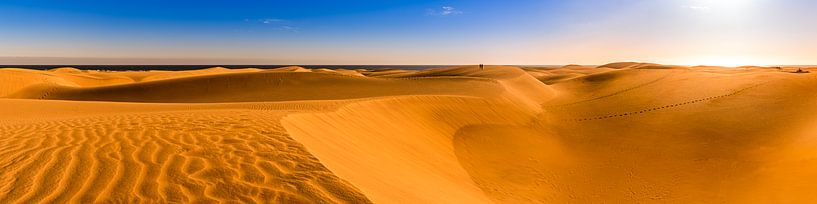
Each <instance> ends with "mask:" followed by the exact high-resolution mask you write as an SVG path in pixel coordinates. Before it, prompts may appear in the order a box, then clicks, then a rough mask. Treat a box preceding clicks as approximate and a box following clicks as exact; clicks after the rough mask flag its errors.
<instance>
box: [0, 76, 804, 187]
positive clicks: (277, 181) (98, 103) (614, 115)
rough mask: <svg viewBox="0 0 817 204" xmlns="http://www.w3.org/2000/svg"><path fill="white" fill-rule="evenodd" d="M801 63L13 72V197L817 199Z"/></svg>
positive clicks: (8, 96) (7, 159)
mask: <svg viewBox="0 0 817 204" xmlns="http://www.w3.org/2000/svg"><path fill="white" fill-rule="evenodd" d="M795 70H796V67H784V68H768V67H741V68H723V67H707V66H697V67H682V66H667V65H658V64H649V63H634V62H627V63H612V64H608V65H602V66H598V67H591V66H579V65H571V66H565V67H562V68H524V69H522V68H517V67H509V66H487V67H486V68H485V69H484V70H482V69H479V67H477V66H462V67H452V68H439V69H429V70H421V71H415V70H363V69H358V70H329V69H305V68H302V67H285V68H279V69H270V70H263V69H226V68H211V69H204V70H191V71H180V72H168V71H144V72H142V71H139V72H137V71H129V72H107V71H88V70H77V69H73V68H60V69H54V70H47V71H34V70H25V69H0V97H3V98H1V99H0V107H2V108H0V203H35V202H50V203H93V202H101V203H109V202H149V203H166V202H184V203H192V202H241V203H264V202H274V203H368V202H374V203H605V202H609V203H812V202H817V196H816V195H815V194H814V190H812V189H817V185H815V184H813V183H814V182H811V181H812V180H815V179H817V159H815V158H817V138H815V135H817V128H815V127H817V116H815V114H813V113H815V112H817V106H814V104H817V75H815V74H814V73H794V72H795ZM806 70H810V69H806ZM812 71H813V70H812Z"/></svg>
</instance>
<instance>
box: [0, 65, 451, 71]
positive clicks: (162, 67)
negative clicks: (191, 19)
mask: <svg viewBox="0 0 817 204" xmlns="http://www.w3.org/2000/svg"><path fill="white" fill-rule="evenodd" d="M286 66H301V67H304V68H309V69H319V68H326V69H369V70H380V69H406V70H423V69H430V68H442V67H452V66H454V65H0V68H8V67H13V68H26V69H38V70H47V69H54V68H60V67H74V68H77V69H82V70H108V71H146V70H166V71H181V70H196V69H206V68H212V67H225V68H231V69H240V68H260V69H274V68H279V67H286Z"/></svg>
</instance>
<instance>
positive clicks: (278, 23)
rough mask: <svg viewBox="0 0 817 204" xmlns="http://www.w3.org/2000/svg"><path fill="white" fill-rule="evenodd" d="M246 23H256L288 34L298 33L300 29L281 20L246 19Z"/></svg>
mask: <svg viewBox="0 0 817 204" xmlns="http://www.w3.org/2000/svg"><path fill="white" fill-rule="evenodd" d="M244 21H245V22H256V23H260V24H264V25H269V26H273V28H274V29H275V30H278V31H286V32H298V31H299V30H300V29H298V27H296V26H294V25H292V24H293V23H292V22H291V21H289V20H286V19H280V18H263V19H255V20H250V19H244Z"/></svg>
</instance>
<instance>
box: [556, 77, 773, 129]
mask: <svg viewBox="0 0 817 204" xmlns="http://www.w3.org/2000/svg"><path fill="white" fill-rule="evenodd" d="M770 82H771V81H767V82H762V83H758V84H755V85H752V86H748V87H744V88H741V89H738V90H735V91H733V92H730V93H728V94H723V95H717V96H711V97H706V98H699V99H694V100H689V101H684V102H680V103H674V104H669V105H664V106H658V107H652V108H647V109H642V110H638V111H631V112H624V113H618V114H607V115H599V116H592V117H582V118H571V119H564V120H562V121H565V122H585V121H594V120H605V119H611V118H618V117H626V116H633V115H638V114H644V113H649V112H654V111H659V110H664V109H669V108H676V107H680V106H685V105H690V104H696V103H700V102H705V101H711V100H715V99H721V98H725V97H730V96H734V95H737V94H740V93H742V92H744V91H747V90H749V89H753V88H756V87H758V86H761V85H764V84H767V83H770Z"/></svg>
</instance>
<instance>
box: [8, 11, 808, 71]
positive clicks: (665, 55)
mask: <svg viewBox="0 0 817 204" xmlns="http://www.w3.org/2000/svg"><path fill="white" fill-rule="evenodd" d="M815 7H817V2H814V1H806V0H783V1H771V0H721V1H716V0H662V1H647V0H625V1H615V2H610V1H594V0H577V1H534V0H521V1H513V2H504V1H503V2H499V1H456V0H455V1H435V0H423V1H407V0H399V1H389V2H380V1H373V0H363V1H350V2H335V1H312V2H284V1H242V2H233V1H230V2H220V1H174V2H162V1H155V0H151V1H117V2H107V1H100V0H94V1H83V2H70V3H67V2H60V1H54V0H36V1H22V0H10V1H5V2H3V3H0V26H2V27H3V29H2V30H0V45H1V46H0V64H336V65H344V64H350V65H351V64H384V65H385V64H399V65H411V64H441V65H443V64H477V63H485V64H515V65H545V64H547V65H560V64H588V65H591V64H592V65H598V64H605V63H609V62H620V61H637V62H652V63H661V64H677V65H728V66H739V65H809V64H817V59H815V58H814V57H813V56H815V54H817V39H815V38H814V37H813V36H817V24H815V23H813V22H811V21H812V20H811V19H817V13H814V12H812V11H811V10H812V9H813V8H815Z"/></svg>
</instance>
